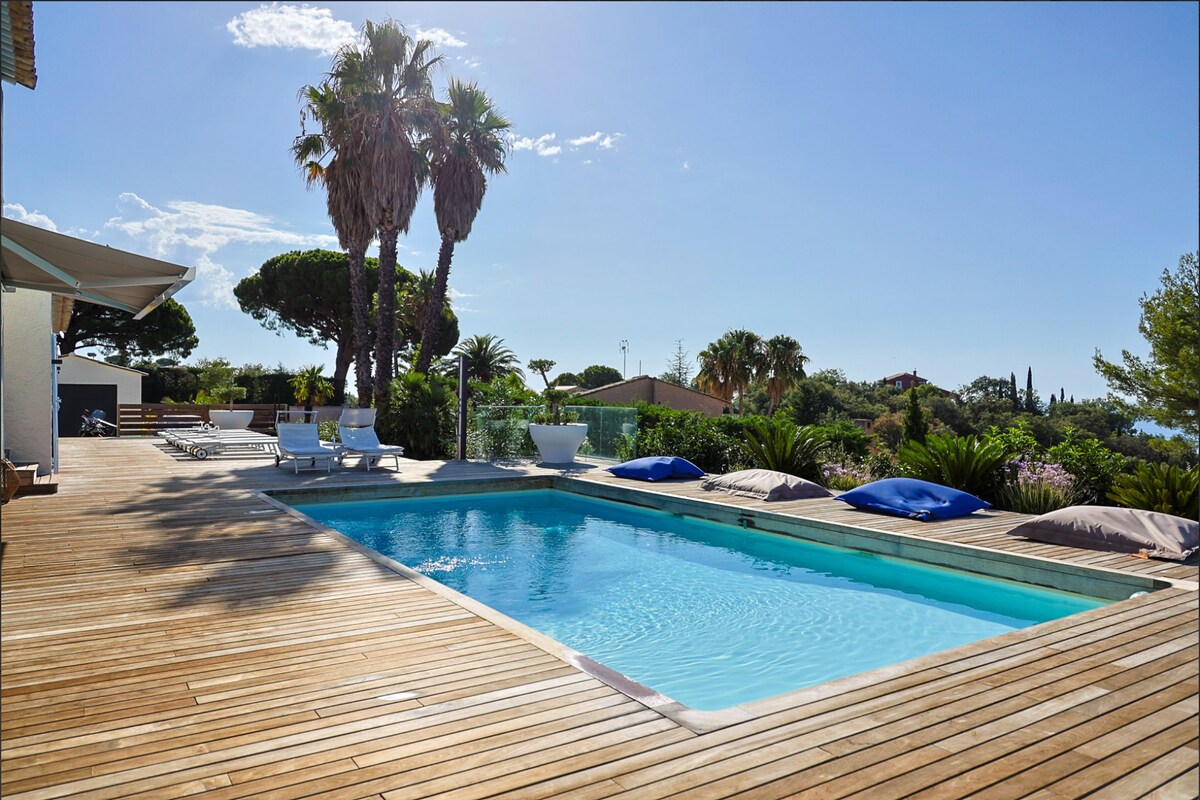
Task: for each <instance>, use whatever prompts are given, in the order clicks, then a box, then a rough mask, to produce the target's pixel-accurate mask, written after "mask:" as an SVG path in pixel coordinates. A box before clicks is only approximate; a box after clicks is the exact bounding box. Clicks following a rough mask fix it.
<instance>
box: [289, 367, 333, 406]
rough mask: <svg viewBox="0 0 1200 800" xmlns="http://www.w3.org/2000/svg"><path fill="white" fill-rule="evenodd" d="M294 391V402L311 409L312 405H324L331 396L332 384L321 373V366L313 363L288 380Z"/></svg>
mask: <svg viewBox="0 0 1200 800" xmlns="http://www.w3.org/2000/svg"><path fill="white" fill-rule="evenodd" d="M289 383H291V385H292V391H294V392H295V393H296V402H297V403H299V404H300V405H302V406H304V410H305V411H312V407H313V406H320V405H324V404H325V403H326V402H328V401H329V398H331V397H333V384H332V383H330V382H329V379H328V378H326V377H325V376H324V375H322V374H321V367H320V366H319V365H317V364H313V365H312V366H311V367H305V368H304V369H302V370H300V371H299V372H297V373H296V374H295V375H294V376H293V377H292V379H291V381H289Z"/></svg>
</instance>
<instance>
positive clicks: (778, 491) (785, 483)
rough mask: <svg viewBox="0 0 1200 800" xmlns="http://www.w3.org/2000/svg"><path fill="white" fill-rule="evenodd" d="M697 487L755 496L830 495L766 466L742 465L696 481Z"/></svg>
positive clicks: (792, 498) (770, 498)
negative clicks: (741, 468) (752, 466)
mask: <svg viewBox="0 0 1200 800" xmlns="http://www.w3.org/2000/svg"><path fill="white" fill-rule="evenodd" d="M700 488H701V489H708V490H709V491H719V492H728V493H729V494H736V495H738V496H739V497H753V498H755V499H756V500H804V499H807V498H809V497H832V493H831V492H830V491H829V490H828V489H826V488H825V487H824V486H821V485H819V484H816V483H813V482H812V481H806V480H804V478H797V477H796V476H795V475H788V474H787V473H786V472H775V471H774V470H769V469H744V470H742V471H740V472H729V473H726V474H724V475H714V476H713V477H711V478H708V479H706V480H705V481H704V483H702V484H700Z"/></svg>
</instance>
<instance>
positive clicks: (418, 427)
mask: <svg viewBox="0 0 1200 800" xmlns="http://www.w3.org/2000/svg"><path fill="white" fill-rule="evenodd" d="M456 399H457V398H456V396H455V393H454V382H453V381H451V380H450V379H448V378H443V377H441V376H439V375H437V374H432V373H431V374H430V375H429V376H428V377H427V376H425V375H422V374H421V373H419V372H406V373H405V374H403V375H401V376H399V377H398V378H396V379H395V380H393V381H392V392H391V401H390V402H389V403H388V405H387V406H386V407H385V408H382V409H380V410H379V412H378V415H377V418H376V423H375V430H376V431H377V432H378V433H379V439H380V441H381V442H383V443H385V444H398V445H401V446H402V447H404V454H405V455H406V456H408V457H410V458H420V459H428V458H446V457H448V456H449V455H450V453H451V452H452V451H453V449H454V435H455V428H456V424H457V412H456Z"/></svg>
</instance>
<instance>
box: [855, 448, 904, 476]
mask: <svg viewBox="0 0 1200 800" xmlns="http://www.w3.org/2000/svg"><path fill="white" fill-rule="evenodd" d="M863 466H864V467H866V468H867V474H868V475H869V476H870V479H871V480H873V481H881V480H883V479H884V478H895V477H896V476H897V475H899V474H900V467H899V465H898V464H897V463H896V460H895V459H894V458H892V456H891V455H889V454H888V453H885V452H882V451H880V452H878V453H872V454H871V455H869V456H867V457H866V458H864V459H863Z"/></svg>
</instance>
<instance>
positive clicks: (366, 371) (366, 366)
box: [349, 247, 372, 408]
mask: <svg viewBox="0 0 1200 800" xmlns="http://www.w3.org/2000/svg"><path fill="white" fill-rule="evenodd" d="M349 256H350V307H351V311H352V313H353V315H354V385H355V387H356V388H357V390H358V405H359V407H360V408H366V407H368V406H370V405H371V394H372V383H371V298H370V293H369V292H368V291H367V266H366V259H367V249H366V248H365V247H363V248H358V247H355V248H353V249H351V250H350V252H349Z"/></svg>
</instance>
